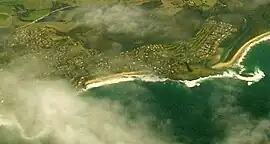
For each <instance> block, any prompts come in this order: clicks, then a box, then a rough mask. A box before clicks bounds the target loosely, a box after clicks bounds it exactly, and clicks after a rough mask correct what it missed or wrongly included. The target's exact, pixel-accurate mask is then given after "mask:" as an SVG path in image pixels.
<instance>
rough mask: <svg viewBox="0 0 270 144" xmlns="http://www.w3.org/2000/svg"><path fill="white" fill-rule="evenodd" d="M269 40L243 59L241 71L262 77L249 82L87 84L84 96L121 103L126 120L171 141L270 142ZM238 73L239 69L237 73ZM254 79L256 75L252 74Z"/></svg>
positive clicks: (232, 79) (187, 143) (190, 143)
mask: <svg viewBox="0 0 270 144" xmlns="http://www.w3.org/2000/svg"><path fill="white" fill-rule="evenodd" d="M269 56H270V42H269V41H265V42H262V43H260V44H258V45H256V46H254V47H253V48H252V49H251V50H250V51H249V52H248V54H247V55H246V57H245V59H244V60H243V62H242V65H243V66H244V67H242V71H241V73H242V75H245V76H246V77H250V76H252V74H253V77H254V75H256V74H254V72H256V71H257V74H258V71H259V72H263V73H264V75H265V76H264V77H263V78H262V77H261V78H260V79H258V80H257V81H256V82H254V83H247V82H246V81H244V80H245V79H238V78H239V77H237V76H236V77H235V76H231V77H229V76H228V77H226V76H224V75H223V77H222V76H220V77H218V78H207V79H205V80H203V81H201V82H200V84H198V83H197V85H196V84H195V85H191V86H190V85H188V83H187V82H186V84H185V83H183V82H179V81H170V80H160V81H158V80H156V81H154V80H153V81H152V82H151V81H147V80H146V81H141V80H136V79H135V80H134V81H128V82H121V83H115V84H111V85H106V86H99V87H91V89H89V90H87V91H86V92H85V93H84V94H83V96H82V98H83V99H84V100H85V101H87V100H88V98H89V97H91V98H93V97H94V98H95V99H97V100H104V99H105V100H109V101H113V102H116V103H119V104H120V105H121V106H122V107H123V109H121V111H120V113H121V115H123V116H125V117H126V118H128V121H135V122H136V121H141V120H145V119H146V120H147V127H149V129H151V131H153V132H154V133H156V134H158V135H162V136H165V137H170V138H171V139H172V143H185V144H211V143H224V144H247V143H252V144H255V143H258V144H259V143H269V142H270V121H269V116H270V115H269V114H270V94H269V93H270V77H269V75H270V64H269V61H268V60H269ZM237 73H239V72H237ZM255 77H256V76H255Z"/></svg>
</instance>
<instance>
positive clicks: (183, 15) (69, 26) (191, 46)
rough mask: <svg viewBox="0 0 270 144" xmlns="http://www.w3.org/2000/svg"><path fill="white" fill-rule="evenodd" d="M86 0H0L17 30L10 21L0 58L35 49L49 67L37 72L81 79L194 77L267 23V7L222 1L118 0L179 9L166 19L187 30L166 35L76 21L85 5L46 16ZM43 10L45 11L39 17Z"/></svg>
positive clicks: (5, 21)
mask: <svg viewBox="0 0 270 144" xmlns="http://www.w3.org/2000/svg"><path fill="white" fill-rule="evenodd" d="M84 2H87V1H83V0H80V1H72V0H61V1H57V2H52V1H42V0H37V1H34V0H24V1H23V0H20V1H1V2H0V6H1V7H3V9H2V8H1V9H2V11H1V12H2V13H0V22H1V25H3V26H5V28H7V26H11V25H13V26H14V27H15V28H17V29H16V30H14V27H10V28H9V29H10V31H11V32H12V33H10V38H9V39H8V40H7V41H6V42H5V44H6V45H5V46H6V47H8V49H6V50H5V51H3V52H0V61H1V62H2V63H4V64H7V63H9V62H10V61H12V60H13V58H14V57H15V56H16V57H19V56H22V55H28V54H29V55H32V54H35V55H37V56H38V57H40V58H41V59H44V60H43V61H44V63H45V64H46V65H47V66H48V67H49V68H50V69H52V70H51V71H49V72H47V71H46V72H44V73H42V74H41V75H42V76H46V77H54V76H60V77H63V78H66V79H68V80H70V81H71V82H72V83H74V85H83V83H84V81H86V80H88V79H91V78H94V77H97V76H101V75H107V74H111V73H118V72H129V71H151V72H154V73H155V74H157V75H159V76H163V77H168V78H171V79H195V78H198V77H200V76H206V75H209V74H213V73H218V72H220V71H219V70H213V69H211V65H212V64H214V63H216V62H218V61H219V60H220V61H224V60H227V59H230V57H231V56H232V55H233V54H234V53H235V51H237V49H238V47H240V46H241V45H242V44H243V43H245V41H247V40H248V39H249V38H251V37H254V36H256V35H258V34H260V33H262V32H265V31H269V29H270V24H269V23H270V19H269V17H270V13H269V6H263V5H262V6H259V7H258V8H256V9H253V10H252V11H250V10H244V9H237V10H231V8H228V7H227V6H226V5H225V4H223V3H222V2H221V1H220V0H212V1H211V0H209V1H200V0H198V1H186V3H185V4H183V3H181V4H177V3H173V4H172V5H173V6H172V7H170V5H167V4H168V3H166V4H165V3H154V4H158V5H154V6H153V7H148V6H150V5H148V4H149V1H140V2H138V1H125V2H123V1H121V2H120V3H122V4H123V3H125V4H127V5H128V4H130V5H135V4H136V5H138V4H139V5H140V6H142V7H144V6H146V7H144V8H147V9H145V10H144V11H150V12H151V15H154V14H155V11H158V12H159V13H160V12H162V10H164V9H166V8H167V7H168V9H174V8H175V9H176V10H180V9H181V10H180V11H178V12H176V13H175V15H174V16H171V17H169V18H170V19H174V20H175V21H174V22H175V25H177V27H178V28H179V29H182V30H183V33H185V32H186V33H188V34H189V35H188V36H187V37H185V39H174V40H167V41H166V40H160V39H158V40H151V41H150V40H148V41H146V40H144V39H151V37H155V36H158V35H159V34H157V33H155V34H153V35H149V36H136V37H135V36H134V37H132V36H130V33H124V32H119V33H117V32H107V31H106V26H104V28H105V29H104V30H103V29H102V28H103V27H102V26H101V27H99V28H96V27H94V26H90V25H87V24H84V23H77V22H76V21H75V20H76V19H79V20H80V19H81V18H82V17H83V15H84V13H85V12H84V11H80V10H76V9H66V10H59V11H57V12H55V13H53V14H50V15H49V13H50V12H51V11H53V10H56V9H59V8H61V7H65V6H69V5H77V6H79V5H80V4H82V3H84ZM94 2H96V1H91V3H94ZM99 2H100V3H103V4H104V3H106V2H107V1H106V0H104V1H99ZM193 2H195V3H193ZM110 4H111V3H110ZM151 4H153V3H151ZM175 5H181V6H182V7H180V9H179V7H177V8H176V7H175ZM204 7H205V8H204ZM149 9H151V10H149ZM164 13H165V12H164ZM43 16H44V17H43ZM40 17H43V18H42V19H40V20H37V19H39V18H40ZM169 18H168V19H169ZM31 22H32V23H31ZM157 24H158V23H157ZM101 25H102V24H101ZM22 26H23V27H22ZM13 31H15V32H13ZM161 33H162V32H161ZM149 41H150V42H149ZM137 45H139V46H138V47H136V48H134V49H133V47H134V46H137ZM221 52H223V53H221ZM218 56H221V58H220V59H218Z"/></svg>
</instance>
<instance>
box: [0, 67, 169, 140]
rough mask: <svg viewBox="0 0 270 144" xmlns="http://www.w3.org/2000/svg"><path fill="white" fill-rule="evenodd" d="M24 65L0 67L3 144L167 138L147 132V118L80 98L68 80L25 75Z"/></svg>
mask: <svg viewBox="0 0 270 144" xmlns="http://www.w3.org/2000/svg"><path fill="white" fill-rule="evenodd" d="M27 68H28V70H26V71H22V70H21V69H25V67H24V66H23V65H21V67H19V66H18V67H15V68H14V67H13V68H10V69H6V70H4V71H2V72H0V78H1V80H2V82H1V84H0V92H1V95H0V101H1V103H0V107H1V108H0V124H1V126H0V143H1V144H18V143H20V144H43V143H44V144H45V143H50V144H76V143H77V144H89V143H94V144H120V143H130V144H138V143H140V144H144V143H145V144H165V143H166V142H165V141H162V140H161V138H160V136H157V135H156V134H155V133H153V132H151V131H150V129H149V128H148V126H147V119H141V120H139V121H136V122H135V121H131V120H129V119H127V117H126V116H125V115H121V114H120V112H121V111H122V110H123V107H122V106H121V105H120V104H118V103H117V102H113V101H111V100H105V99H104V100H101V99H99V100H98V99H94V98H88V99H87V100H82V99H81V98H79V97H77V96H76V93H77V91H75V90H74V89H73V88H72V87H71V86H70V85H69V84H67V83H66V81H63V80H54V81H45V80H39V79H33V78H31V77H26V78H24V77H23V76H24V74H25V75H26V74H27V73H30V72H31V66H29V65H28V66H27ZM35 68H36V67H35ZM33 69H34V68H33V67H32V70H33ZM16 71H17V72H18V73H17V72H16ZM32 73H35V72H33V71H32ZM135 106H136V105H135Z"/></svg>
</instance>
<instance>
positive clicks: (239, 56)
mask: <svg viewBox="0 0 270 144" xmlns="http://www.w3.org/2000/svg"><path fill="white" fill-rule="evenodd" d="M266 40H270V31H269V32H266V33H263V34H261V35H259V36H256V37H254V38H252V39H251V40H249V41H248V42H246V43H245V44H244V45H242V46H241V47H240V48H239V50H238V51H237V52H236V53H235V55H234V56H233V57H232V59H231V60H229V61H228V62H220V63H217V64H215V65H213V66H212V68H213V69H223V68H229V67H232V66H234V65H238V66H241V65H240V63H241V62H242V61H243V59H244V58H245V56H246V55H247V53H248V52H249V50H251V48H253V46H255V45H257V44H259V43H261V42H263V41H266ZM255 73H256V74H257V75H256V74H254V75H253V76H252V77H243V76H241V75H238V74H237V73H235V72H230V71H229V72H224V73H223V74H217V75H210V76H208V77H200V78H199V79H196V80H191V81H188V80H182V81H180V82H183V83H185V84H186V85H187V86H188V87H194V86H199V85H200V84H199V82H200V81H204V80H206V79H208V78H221V77H231V78H238V79H241V80H244V81H247V82H248V85H250V84H252V83H253V82H257V81H259V80H260V79H261V78H263V77H264V76H265V75H264V73H263V72H262V71H258V70H257V72H255ZM147 75H148V76H149V75H151V72H149V71H131V72H121V73H116V74H111V75H107V76H101V77H97V78H95V79H91V80H88V81H86V82H85V83H84V85H85V87H86V89H85V90H87V89H91V88H94V87H99V86H103V85H110V84H114V83H119V82H125V81H133V80H135V79H136V78H141V77H144V78H145V76H146V77H147ZM149 78H150V77H149ZM154 79H155V78H154ZM156 80H157V79H156ZM160 80H161V79H160ZM165 80H167V79H162V80H161V81H165ZM151 81H153V79H152V80H151ZM154 81H155V80H154ZM157 81H159V80H157Z"/></svg>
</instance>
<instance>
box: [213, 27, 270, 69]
mask: <svg viewBox="0 0 270 144" xmlns="http://www.w3.org/2000/svg"><path fill="white" fill-rule="evenodd" d="M266 40H270V31H269V32H265V33H263V34H261V35H258V36H256V37H254V38H252V39H251V40H249V41H248V42H246V43H245V44H244V45H243V46H241V47H240V48H239V50H238V51H237V52H236V53H235V54H234V56H233V57H232V58H231V60H229V61H228V62H220V63H217V64H215V65H213V66H212V68H213V69H223V68H229V67H232V66H233V65H234V64H236V65H239V64H240V63H241V62H242V61H243V59H244V57H245V56H246V55H247V53H248V52H249V50H250V49H251V48H252V47H253V46H255V45H257V44H259V43H261V42H263V41H266Z"/></svg>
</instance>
